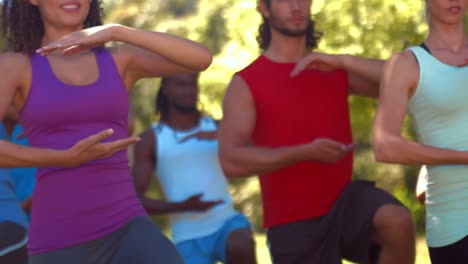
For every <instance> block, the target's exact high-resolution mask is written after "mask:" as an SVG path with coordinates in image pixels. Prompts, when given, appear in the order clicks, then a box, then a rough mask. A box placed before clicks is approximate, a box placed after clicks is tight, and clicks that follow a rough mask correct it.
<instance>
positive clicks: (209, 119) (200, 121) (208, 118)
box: [159, 115, 214, 134]
mask: <svg viewBox="0 0 468 264" xmlns="http://www.w3.org/2000/svg"><path fill="white" fill-rule="evenodd" d="M205 121H213V122H214V120H212V118H211V117H208V116H204V115H202V116H201V117H200V120H198V123H197V125H196V126H194V127H192V128H190V129H186V130H181V129H174V128H172V127H171V126H169V125H168V124H167V123H165V122H159V124H161V125H163V126H165V127H167V128H168V129H170V130H172V131H174V132H177V133H188V134H191V133H193V132H196V130H199V129H200V128H201V126H202V123H203V122H205Z"/></svg>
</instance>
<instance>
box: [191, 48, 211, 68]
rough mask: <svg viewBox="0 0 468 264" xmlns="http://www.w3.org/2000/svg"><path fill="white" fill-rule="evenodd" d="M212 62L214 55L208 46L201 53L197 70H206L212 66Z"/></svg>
mask: <svg viewBox="0 0 468 264" xmlns="http://www.w3.org/2000/svg"><path fill="white" fill-rule="evenodd" d="M212 62H213V55H212V54H211V52H210V51H209V50H208V49H207V48H204V50H203V51H202V52H201V54H200V58H199V60H198V63H197V66H196V68H195V70H196V71H199V72H201V71H204V70H206V69H208V67H210V65H211V63H212Z"/></svg>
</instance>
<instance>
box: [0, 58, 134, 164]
mask: <svg viewBox="0 0 468 264" xmlns="http://www.w3.org/2000/svg"><path fill="white" fill-rule="evenodd" d="M28 68H29V60H28V58H27V57H26V56H25V55H23V54H18V53H11V52H9V53H4V54H2V55H0V73H3V75H2V83H1V85H0V94H1V96H0V120H2V119H4V118H6V116H7V113H8V111H11V108H10V107H11V104H12V101H13V97H14V96H15V95H16V94H17V93H19V90H20V88H21V87H25V86H26V85H29V84H26V83H27V81H25V80H27V79H28V78H29V77H28V76H26V72H28V71H25V70H24V69H28ZM112 133H113V131H111V130H107V131H102V132H100V133H97V134H95V135H92V136H90V137H88V138H85V139H83V140H81V141H79V142H77V143H76V144H75V145H74V146H73V147H71V148H70V149H67V150H53V149H43V148H33V147H24V146H20V145H16V144H13V143H10V142H8V141H5V140H0V167H3V168H18V167H19V168H21V167H53V166H62V167H72V166H78V165H80V164H83V163H85V162H88V161H90V160H94V159H98V158H102V157H107V156H109V155H111V154H113V153H114V152H116V151H120V150H122V149H124V148H127V147H128V146H129V145H131V144H134V143H135V142H136V141H137V140H138V138H137V137H132V138H127V139H121V140H117V141H114V142H108V143H100V141H101V140H103V139H105V138H107V137H109V136H111V135H112Z"/></svg>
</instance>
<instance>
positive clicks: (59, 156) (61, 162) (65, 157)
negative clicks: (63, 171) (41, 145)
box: [52, 149, 79, 168]
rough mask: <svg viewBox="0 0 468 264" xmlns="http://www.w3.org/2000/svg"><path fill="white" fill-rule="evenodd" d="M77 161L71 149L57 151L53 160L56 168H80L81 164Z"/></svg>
mask: <svg viewBox="0 0 468 264" xmlns="http://www.w3.org/2000/svg"><path fill="white" fill-rule="evenodd" d="M75 159H76V157H75V155H74V154H73V151H72V150H70V149H68V150H59V151H55V152H54V157H53V158H52V160H53V161H54V162H53V163H54V166H56V165H58V166H62V167H66V168H69V167H75V166H78V165H79V163H78V162H76V160H75Z"/></svg>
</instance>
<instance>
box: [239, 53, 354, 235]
mask: <svg viewBox="0 0 468 264" xmlns="http://www.w3.org/2000/svg"><path fill="white" fill-rule="evenodd" d="M294 66H295V64H293V63H275V62H273V61H271V60H269V59H268V58H266V57H265V56H263V55H262V56H260V57H259V58H258V59H257V60H256V61H254V62H253V63H252V64H251V65H250V66H248V67H247V68H245V69H244V70H242V71H241V72H240V73H239V75H240V76H241V77H242V78H243V79H244V80H245V81H246V83H247V85H248V87H249V89H250V91H251V94H252V96H253V100H254V103H255V110H256V124H255V131H254V133H253V141H254V143H255V145H257V146H261V147H285V146H294V145H299V144H304V143H309V142H312V141H314V140H315V139H318V138H329V139H333V140H337V141H339V142H342V143H345V144H350V143H352V135H351V125H350V119H349V109H348V79H347V73H346V72H343V71H333V72H329V73H324V72H319V71H312V70H306V71H304V72H302V73H301V74H300V75H299V76H297V77H290V73H291V71H292V69H293V68H294ZM352 161H353V157H352V155H348V156H346V157H345V158H343V159H342V160H340V161H338V162H336V163H335V164H324V163H320V162H314V161H306V162H300V163H297V164H294V165H291V166H288V167H286V168H283V169H280V170H276V171H274V172H271V173H267V174H264V175H261V177H260V182H261V187H262V198H263V207H264V225H265V226H266V227H269V226H273V225H277V224H283V223H287V222H292V221H297V220H303V219H307V218H311V217H316V216H321V215H324V214H326V213H327V212H328V210H329V209H330V208H331V206H332V204H333V203H334V201H335V200H336V199H337V197H338V195H339V193H340V192H341V190H342V189H343V187H344V186H345V185H346V184H347V183H348V182H349V181H350V180H351V175H352Z"/></svg>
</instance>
